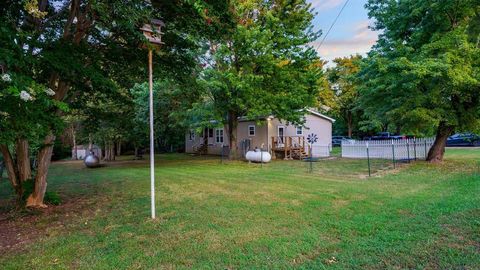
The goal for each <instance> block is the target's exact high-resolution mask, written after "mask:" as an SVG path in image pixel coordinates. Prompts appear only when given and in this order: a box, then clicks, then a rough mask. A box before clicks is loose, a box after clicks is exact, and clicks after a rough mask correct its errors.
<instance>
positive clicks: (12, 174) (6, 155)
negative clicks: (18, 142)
mask: <svg viewBox="0 0 480 270" xmlns="http://www.w3.org/2000/svg"><path fill="white" fill-rule="evenodd" d="M0 151H1V152H2V155H3V160H4V162H5V168H6V169H7V174H8V180H10V184H11V185H12V187H13V189H14V190H15V193H16V194H17V198H21V197H22V194H23V189H22V183H21V182H20V181H19V177H18V173H17V169H16V168H15V161H14V160H13V158H12V154H11V153H10V150H9V149H8V146H6V145H5V144H0Z"/></svg>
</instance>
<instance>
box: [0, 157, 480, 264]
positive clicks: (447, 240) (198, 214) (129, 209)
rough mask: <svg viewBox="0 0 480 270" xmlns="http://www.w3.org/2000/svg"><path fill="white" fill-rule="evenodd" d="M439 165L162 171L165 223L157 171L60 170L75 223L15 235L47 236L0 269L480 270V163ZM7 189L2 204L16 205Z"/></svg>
mask: <svg viewBox="0 0 480 270" xmlns="http://www.w3.org/2000/svg"><path fill="white" fill-rule="evenodd" d="M446 159H447V161H446V162H445V163H444V164H442V165H430V164H426V163H424V162H416V163H412V164H409V165H407V164H404V165H402V166H400V168H397V169H396V170H392V169H388V168H390V167H389V166H390V165H389V164H388V162H387V161H378V160H377V161H374V162H375V163H374V166H375V167H374V171H373V173H374V175H373V176H372V177H370V178H368V177H366V175H368V171H367V168H366V161H364V160H348V159H334V160H322V161H320V162H316V163H314V164H313V166H314V170H313V173H308V163H305V162H299V161H275V162H273V163H270V164H265V165H263V167H261V166H260V165H258V164H248V163H245V162H227V163H225V164H220V160H219V159H217V158H212V157H189V156H186V155H178V154H176V155H161V156H159V157H158V158H157V167H156V174H157V176H158V177H157V185H156V188H157V200H156V203H157V207H158V210H157V216H158V218H157V220H155V221H152V220H150V219H149V215H150V208H149V206H150V202H149V199H150V197H149V196H150V194H149V190H150V188H149V184H150V183H149V170H148V162H147V161H141V162H127V161H120V162H116V163H112V164H109V165H108V166H107V167H103V168H99V169H94V170H91V169H86V168H84V167H83V166H82V164H79V163H55V164H53V165H52V168H51V171H50V177H49V190H52V191H57V192H59V193H60V194H61V196H62V197H64V198H66V202H68V203H67V205H70V206H71V205H76V207H73V206H72V207H73V208H74V209H75V210H74V211H73V210H72V211H68V212H66V213H65V212H60V213H57V212H54V213H55V214H48V215H47V214H39V215H38V217H37V218H36V219H35V221H32V222H30V223H21V224H20V225H19V226H24V227H25V228H35V229H37V230H39V231H40V232H41V233H40V236H39V237H38V238H36V239H35V240H34V241H32V242H31V243H29V244H28V245H27V248H24V249H21V250H18V249H12V250H10V251H7V252H6V253H4V254H3V255H2V256H1V257H0V265H2V267H1V268H2V269H24V268H33V269H37V268H42V269H45V268H46V269H64V268H75V269H172V268H175V269H189V268H195V269H292V268H296V269H404V268H408V269H452V268H455V269H478V268H480V207H479V205H480V197H479V196H478V194H480V170H479V167H478V162H477V161H478V160H480V150H474V149H461V150H456V149H455V150H449V151H448V152H447V156H446ZM7 187H8V183H6V182H5V181H4V182H0V200H2V199H3V201H5V200H6V199H8V198H10V196H11V195H10V191H9V189H8V188H7Z"/></svg>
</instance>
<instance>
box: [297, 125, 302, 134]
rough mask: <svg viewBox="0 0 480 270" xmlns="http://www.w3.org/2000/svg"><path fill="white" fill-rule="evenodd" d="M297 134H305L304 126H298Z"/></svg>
mask: <svg viewBox="0 0 480 270" xmlns="http://www.w3.org/2000/svg"><path fill="white" fill-rule="evenodd" d="M297 135H303V127H301V126H300V127H299V126H297Z"/></svg>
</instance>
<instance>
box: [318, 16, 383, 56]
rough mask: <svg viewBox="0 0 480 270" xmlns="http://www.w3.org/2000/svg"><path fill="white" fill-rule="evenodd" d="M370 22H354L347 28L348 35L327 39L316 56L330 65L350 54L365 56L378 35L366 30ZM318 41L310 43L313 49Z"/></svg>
mask: <svg viewBox="0 0 480 270" xmlns="http://www.w3.org/2000/svg"><path fill="white" fill-rule="evenodd" d="M369 23H370V21H368V20H365V21H361V22H356V23H355V24H354V25H351V26H350V27H349V29H350V31H349V32H350V33H348V35H347V37H345V38H342V39H339V38H337V39H329V37H327V39H326V40H325V42H324V43H323V45H322V47H320V48H319V49H317V52H318V54H319V55H320V57H321V58H322V59H324V60H327V61H329V64H328V65H331V64H332V62H331V61H332V60H333V59H335V58H337V57H345V56H350V55H352V54H362V55H364V54H366V53H367V52H368V51H370V49H371V47H372V46H373V45H374V44H375V43H376V41H377V39H378V33H377V32H374V31H372V30H370V29H369V28H368V26H369ZM319 44H320V40H318V41H315V42H312V43H311V44H310V45H312V46H313V47H314V48H317V47H318V46H319Z"/></svg>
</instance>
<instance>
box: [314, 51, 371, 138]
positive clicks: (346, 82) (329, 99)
mask: <svg viewBox="0 0 480 270" xmlns="http://www.w3.org/2000/svg"><path fill="white" fill-rule="evenodd" d="M361 60H362V57H361V56H360V55H352V56H350V57H343V58H336V59H334V60H333V62H334V64H335V66H334V67H332V68H329V69H328V70H327V78H328V83H327V84H326V85H327V87H324V88H322V90H321V91H320V103H321V104H322V105H323V106H322V107H323V108H324V109H323V110H324V111H326V113H328V114H331V115H333V116H334V117H335V118H338V119H339V120H340V121H338V122H336V123H335V126H336V127H337V133H338V126H339V125H341V126H343V127H344V130H341V131H343V132H342V133H347V134H348V136H352V133H353V131H354V129H357V128H358V122H359V120H360V116H361V109H360V108H359V107H358V98H359V96H358V82H357V78H356V76H357V74H358V72H359V70H360V62H361Z"/></svg>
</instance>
